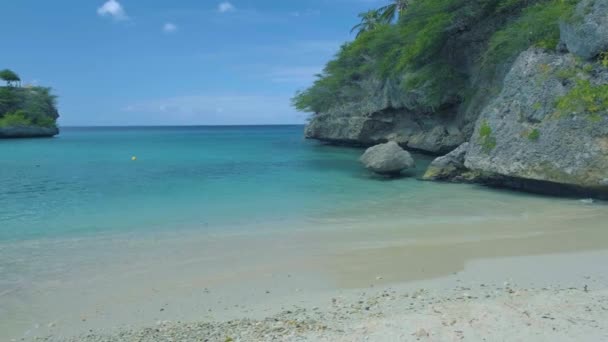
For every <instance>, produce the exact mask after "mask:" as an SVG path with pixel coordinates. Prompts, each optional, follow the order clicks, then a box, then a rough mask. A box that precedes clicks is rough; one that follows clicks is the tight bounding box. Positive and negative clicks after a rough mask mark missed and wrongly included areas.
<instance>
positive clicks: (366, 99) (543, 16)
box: [296, 0, 608, 197]
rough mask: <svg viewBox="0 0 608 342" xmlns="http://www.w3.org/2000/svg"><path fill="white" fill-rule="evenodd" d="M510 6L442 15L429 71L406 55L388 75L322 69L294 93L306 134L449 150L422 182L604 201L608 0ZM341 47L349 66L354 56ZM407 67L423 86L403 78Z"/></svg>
mask: <svg viewBox="0 0 608 342" xmlns="http://www.w3.org/2000/svg"><path fill="white" fill-rule="evenodd" d="M429 1H430V2H423V3H424V4H427V6H431V5H428V4H429V3H433V5H432V6H436V7H435V9H437V8H439V7H437V6H439V5H438V3H450V1H448V0H443V1H439V0H429ZM452 2H457V1H452ZM489 3H492V1H487V2H484V4H489ZM508 3H509V4H512V5H513V4H515V7H511V8H509V9H506V10H505V9H504V8H502V7H501V6H503V5H505V4H506V2H504V3H501V4H499V5H497V6H498V7H492V9H491V10H488V9H487V8H486V9H485V10H479V11H477V12H475V13H474V14H473V15H470V16H465V18H464V19H458V20H456V21H454V20H455V19H454V18H456V17H459V16H455V17H450V18H451V19H449V20H448V22H449V23H450V25H447V27H445V28H444V29H443V30H442V31H441V34H442V35H444V36H443V37H447V39H445V40H440V41H439V43H440V44H441V46H440V47H439V48H437V47H435V50H434V53H433V54H426V55H425V54H423V56H424V58H426V60H430V61H434V60H435V59H437V58H439V59H440V60H441V61H442V62H441V63H443V64H442V65H443V66H442V67H440V68H437V67H436V66H437V65H438V64H436V61H434V62H432V63H433V64H431V65H433V66H434V69H433V72H431V73H429V72H428V70H426V71H425V68H427V67H428V66H429V64H428V63H424V62H422V63H421V62H420V61H417V62H412V60H408V61H410V62H411V63H412V64H408V67H407V68H405V69H404V71H403V73H401V74H398V76H395V75H393V76H391V77H388V78H387V79H384V80H383V79H382V78H369V75H370V74H364V73H363V74H361V73H358V74H357V78H356V82H354V84H355V85H353V83H352V82H351V83H349V82H348V80H349V79H347V81H344V77H342V78H336V77H333V73H336V71H335V70H336V69H335V68H334V69H332V68H333V67H335V65H330V66H331V68H329V73H328V74H327V75H326V78H325V79H321V81H319V82H317V83H316V84H315V86H314V87H313V88H311V90H309V92H308V93H304V94H303V96H302V95H299V96H300V98H298V99H297V100H300V103H299V104H302V103H304V104H309V103H312V106H310V108H315V109H319V110H315V112H316V114H315V115H313V116H312V118H311V121H310V123H309V124H308V126H307V128H306V132H305V134H306V136H307V137H309V138H314V139H320V140H326V141H330V142H335V143H346V144H356V145H373V144H377V143H381V142H386V141H391V140H392V141H396V142H398V143H399V144H400V145H402V146H403V147H405V148H409V149H416V150H422V151H426V152H430V153H437V154H445V153H448V152H450V151H452V152H451V153H448V154H447V155H445V156H444V157H440V158H438V159H437V160H436V161H435V162H434V163H432V164H431V166H430V167H429V170H428V171H427V173H426V175H425V178H426V179H430V180H450V181H467V182H482V183H486V184H493V185H498V186H508V187H513V188H518V189H523V190H530V191H536V192H543V193H553V194H560V195H563V194H577V195H590V196H597V197H608V0H582V1H550V0H547V1H530V2H528V1H509V2H508ZM418 4H419V6H424V5H422V3H418ZM461 5H462V4H461ZM477 5H479V6H483V4H481V3H480V4H477ZM422 13H424V12H422ZM480 13H485V17H483V18H485V19H482V18H481V17H479V16H478V15H479V14H480ZM398 25H399V24H398ZM422 31H424V30H422ZM427 34H428V33H427ZM420 35H422V33H420ZM417 47H418V45H416V44H414V45H410V46H409V48H411V49H416V48H417ZM407 48H408V45H406V47H405V48H404V50H400V51H407ZM365 52H366V53H367V54H368V55H369V56H372V57H369V58H367V59H363V60H364V61H365V62H364V63H370V61H371V63H373V62H374V61H375V59H374V58H377V57H374V55H373V54H371V53H370V52H369V51H365ZM342 53H343V54H346V55H347V56H349V58H351V59H349V62H351V63H352V51H349V50H348V49H346V50H344V48H343V50H342ZM339 56H342V55H339ZM398 56H399V55H398V54H395V55H394V56H393V57H395V58H396V62H398V58H397V57H398ZM437 56H439V57H437ZM337 70H338V71H340V72H341V69H337ZM363 70H366V69H363ZM417 73H418V74H419V75H424V76H425V77H426V80H427V81H420V80H418V81H417V82H408V80H411V78H412V77H414V78H415V77H416V76H412V75H416V74H417ZM361 75H364V76H365V75H366V77H367V78H366V77H363V78H362V76H361ZM371 75H374V74H373V73H372V74H371ZM443 75H449V77H447V78H446V77H443ZM372 79H373V80H372ZM350 80H351V81H352V79H350ZM437 80H441V81H442V83H441V84H440V86H439V87H438V84H437V82H436V81H437ZM335 84H340V87H338V88H336V87H335ZM345 85H348V86H345ZM332 87H334V88H332ZM329 89H338V93H339V94H338V95H337V96H336V99H335V100H331V101H324V102H319V103H315V102H312V101H311V98H313V99H316V97H318V96H317V95H318V94H322V93H323V92H322V91H327V90H329ZM344 89H347V90H348V91H347V92H343V90H344ZM353 89H356V91H353ZM343 94H348V96H344V95H343ZM353 94H356V95H353ZM296 104H298V103H296ZM428 104H432V105H431V106H429V105H428ZM301 107H305V108H308V107H306V106H301ZM459 146H460V147H459ZM457 147H458V148H457Z"/></svg>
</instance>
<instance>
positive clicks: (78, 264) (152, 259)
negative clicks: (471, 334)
mask: <svg viewBox="0 0 608 342" xmlns="http://www.w3.org/2000/svg"><path fill="white" fill-rule="evenodd" d="M560 203H564V205H558V203H556V202H554V201H552V202H547V204H550V205H547V206H543V207H542V208H544V209H541V207H538V208H530V209H529V210H530V212H527V213H523V214H520V215H514V216H511V217H505V216H501V215H498V216H490V217H481V218H478V219H476V220H470V219H467V220H463V221H457V220H454V219H449V220H444V219H437V220H431V221H418V218H416V217H414V218H412V219H411V220H410V221H407V220H405V221H404V220H396V219H395V220H393V219H390V220H388V219H387V220H384V221H382V220H379V219H378V218H371V217H370V219H369V220H368V221H366V222H349V223H344V222H342V223H334V224H331V223H330V222H329V221H328V222H324V223H323V225H316V226H314V227H313V226H309V225H310V224H311V222H306V223H305V224H303V225H302V226H298V227H290V230H283V231H281V230H280V229H279V228H280V226H277V227H275V228H277V229H271V227H267V230H266V231H255V230H253V231H249V232H241V233H235V232H230V233H227V234H226V235H221V234H204V233H200V232H198V233H197V232H189V233H187V232H183V231H176V232H172V233H168V232H167V233H165V234H151V235H149V236H146V237H141V236H137V234H132V235H128V236H118V235H108V236H105V237H103V238H95V237H90V238H82V239H72V240H70V239H66V240H61V239H59V240H47V241H29V242H27V243H23V244H20V245H12V247H10V246H9V245H0V256H2V260H4V261H5V264H4V267H2V266H3V265H2V264H0V269H1V268H4V274H5V277H4V286H3V284H2V282H1V281H0V289H2V290H3V291H0V292H2V294H3V295H2V296H0V304H2V305H0V307H4V311H3V310H2V309H0V331H3V332H4V334H7V335H6V336H5V337H6V338H7V339H8V340H10V339H12V338H15V339H16V340H17V341H19V340H21V338H23V340H24V341H29V340H35V338H43V337H44V336H52V337H50V338H51V339H49V341H63V340H66V341H69V338H70V337H72V336H82V334H83V333H84V334H87V333H88V332H90V331H93V332H94V333H95V336H96V337H95V338H99V341H105V340H103V339H101V337H99V336H98V335H99V334H101V335H107V334H114V335H116V334H124V333H126V332H125V331H128V332H129V333H131V332H134V331H135V332H137V333H138V334H139V333H141V332H142V331H143V330H141V329H144V327H156V324H157V323H158V322H159V321H160V322H164V321H171V322H177V321H180V322H216V323H212V324H211V323H210V324H205V326H206V327H209V329H212V330H213V329H216V330H217V329H226V325H222V324H221V323H217V322H225V321H229V320H238V322H241V323H243V322H246V321H245V320H258V321H265V320H266V318H273V317H275V316H276V315H279V314H280V313H281V312H284V311H288V310H291V311H293V312H296V311H295V309H294V306H297V307H298V308H306V309H307V310H309V311H310V310H312V309H313V308H314V307H318V308H320V310H321V312H322V313H323V312H325V313H327V312H331V310H330V309H331V306H328V305H327V303H333V302H332V298H344V303H345V304H346V303H352V302H353V301H355V298H359V297H360V296H361V293H362V292H365V293H366V298H367V296H368V295H369V296H372V295H373V294H374V293H378V291H384V290H388V289H389V288H390V289H391V291H393V290H394V291H397V292H398V293H399V294H401V295H405V294H406V293H410V294H411V292H413V291H416V290H418V289H420V288H425V289H428V290H433V291H435V293H434V294H433V296H434V297H437V298H443V297H445V296H446V295H447V294H449V293H451V291H452V290H453V289H455V288H457V287H460V286H465V287H471V288H473V287H475V286H477V287H479V284H481V283H484V284H495V285H496V286H502V285H501V284H504V283H505V282H509V283H511V284H518V288H519V289H524V290H529V291H532V292H533V293H534V295H536V294H538V295H542V293H536V292H534V291H536V290H533V288H535V289H538V287H539V286H547V287H552V288H553V287H561V288H566V289H568V288H570V287H575V288H577V289H581V288H582V287H583V286H584V285H585V284H586V283H588V282H590V281H589V279H587V278H585V277H589V276H591V277H592V280H593V281H594V282H595V283H593V284H591V285H589V284H587V285H589V286H590V288H591V289H592V290H594V291H595V290H600V289H602V288H604V287H606V286H607V285H606V284H608V279H605V278H601V276H602V275H608V266H602V265H608V232H606V230H605V229H604V223H605V222H606V220H607V219H608V218H607V217H606V216H607V215H608V213H606V211H605V207H604V206H603V205H585V204H582V203H578V202H560ZM492 215H495V214H492ZM372 222H374V223H372ZM74 255H77V256H78V258H73V257H70V256H74ZM7 256H10V257H11V258H10V259H9V258H7ZM11 265H12V266H11ZM19 265H27V266H28V270H27V273H24V272H16V273H11V272H8V273H6V272H7V271H8V268H7V267H9V268H10V267H14V270H16V271H18V270H20V267H19ZM7 275H8V276H7ZM7 281H8V282H7ZM5 290H7V291H9V292H5ZM602 296H603V294H602ZM478 297H480V298H482V296H478ZM370 298H371V297H370ZM500 298H503V297H500ZM597 298H599V297H594V300H595V299H597ZM365 300H367V299H365ZM357 301H358V300H357ZM349 305H350V304H349ZM407 305H409V304H407ZM606 307H608V305H607V306H606ZM327 310H329V311H327ZM309 311H306V312H309ZM313 311H314V310H313ZM298 312H299V311H298ZM383 312H384V311H383ZM397 314H398V313H397V312H395V313H391V314H390V315H397ZM414 314H419V312H414ZM286 317H289V318H288V320H293V319H296V318H297V317H295V318H294V317H291V316H286ZM315 317H316V316H315ZM317 318H318V317H317ZM357 319H359V320H360V319H362V318H361V317H359V318H357V316H353V317H351V318H349V317H346V318H345V320H343V321H337V322H335V324H336V325H338V326H343V325H344V324H355V323H356V322H357ZM241 323H239V324H241ZM243 324H245V326H248V323H243ZM260 324H261V325H264V324H266V323H263V322H262V323H260ZM239 327H240V325H238V324H237V326H236V329H240V328H239ZM233 328H235V327H233ZM175 329H177V330H175V331H180V332H183V331H182V330H183V329H189V328H188V327H186V326H181V325H180V326H179V327H176V328H175ZM231 329H232V328H231ZM243 329H244V330H243V333H249V332H251V331H250V330H248V329H250V328H247V327H244V328H243ZM121 331H122V332H121ZM169 331H174V330H173V328H171V329H169ZM116 336H118V335H116ZM235 336H236V335H235ZM333 337H335V336H333ZM3 338H4V337H3ZM52 338H54V339H52ZM79 338H80V337H79ZM91 338H93V337H91ZM83 340H84V341H87V340H86V339H83ZM114 340H115V339H114ZM114 340H112V339H110V340H109V341H114ZM126 340H127V341H128V340H129V339H126ZM244 340H247V339H244ZM467 340H468V339H467ZM91 341H97V340H95V339H92V340H91Z"/></svg>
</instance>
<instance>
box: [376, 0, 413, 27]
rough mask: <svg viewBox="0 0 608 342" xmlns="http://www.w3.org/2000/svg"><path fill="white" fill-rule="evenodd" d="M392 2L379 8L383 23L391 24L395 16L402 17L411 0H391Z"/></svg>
mask: <svg viewBox="0 0 608 342" xmlns="http://www.w3.org/2000/svg"><path fill="white" fill-rule="evenodd" d="M391 1H392V3H391V4H389V5H386V6H384V7H380V8H379V9H378V13H380V20H381V22H382V23H383V24H390V23H391V22H393V20H394V19H395V17H397V19H398V18H399V17H401V15H402V14H403V12H405V10H406V9H407V8H408V6H409V5H410V2H411V0H391Z"/></svg>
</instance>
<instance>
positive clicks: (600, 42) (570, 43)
mask: <svg viewBox="0 0 608 342" xmlns="http://www.w3.org/2000/svg"><path fill="white" fill-rule="evenodd" d="M560 35H561V41H562V43H563V44H564V45H565V46H566V47H567V48H568V50H569V51H570V52H572V53H574V54H576V55H578V56H580V57H583V58H585V59H591V58H594V57H596V56H597V55H598V54H600V53H601V52H606V51H608V0H583V1H581V2H580V3H579V4H578V5H577V6H576V10H575V13H574V16H573V17H572V18H570V19H569V20H567V21H565V22H562V23H560Z"/></svg>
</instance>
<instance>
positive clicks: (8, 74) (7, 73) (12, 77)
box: [0, 69, 21, 87]
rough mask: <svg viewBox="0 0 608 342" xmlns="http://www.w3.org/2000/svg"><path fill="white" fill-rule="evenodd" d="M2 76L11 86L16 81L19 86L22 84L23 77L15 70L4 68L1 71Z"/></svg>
mask: <svg viewBox="0 0 608 342" xmlns="http://www.w3.org/2000/svg"><path fill="white" fill-rule="evenodd" d="M0 78H1V79H2V80H3V81H5V82H6V85H7V86H9V87H11V86H13V83H16V84H17V86H19V85H20V84H21V78H19V75H17V74H16V73H15V72H13V71H12V70H9V69H4V70H1V71H0Z"/></svg>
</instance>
